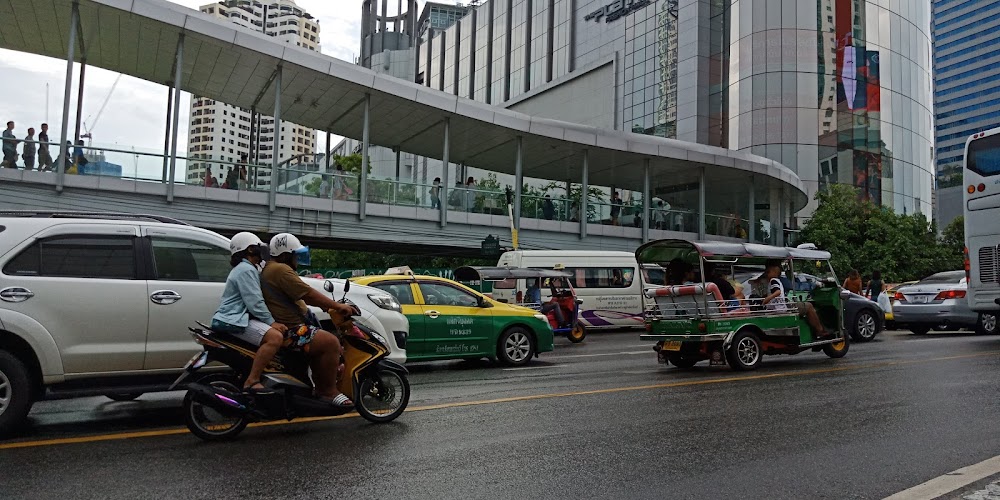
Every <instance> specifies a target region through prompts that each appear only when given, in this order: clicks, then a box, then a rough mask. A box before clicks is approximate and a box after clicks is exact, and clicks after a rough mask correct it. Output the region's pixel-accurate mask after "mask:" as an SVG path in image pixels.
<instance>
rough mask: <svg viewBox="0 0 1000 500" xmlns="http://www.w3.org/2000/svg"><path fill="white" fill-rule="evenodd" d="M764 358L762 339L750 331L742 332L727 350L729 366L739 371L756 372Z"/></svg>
mask: <svg viewBox="0 0 1000 500" xmlns="http://www.w3.org/2000/svg"><path fill="white" fill-rule="evenodd" d="M761 358H763V349H761V347H760V339H758V338H757V335H755V334H754V333H753V332H752V331H750V330H741V331H740V332H739V333H737V334H736V336H735V337H733V342H732V343H731V344H729V349H727V350H726V361H728V362H729V366H731V367H733V369H735V370H739V371H750V370H755V369H756V368H757V366H759V365H760V361H761Z"/></svg>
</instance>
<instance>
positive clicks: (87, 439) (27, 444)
mask: <svg viewBox="0 0 1000 500" xmlns="http://www.w3.org/2000/svg"><path fill="white" fill-rule="evenodd" d="M997 354H1000V351H988V352H981V353H976V354H962V355H956V356H944V357H939V358H925V359H914V360H903V361H887V362H883V363H871V364H866V365H853V366H840V367H837V368H818V369H814V370H798V371H794V372H783V373H769V374H766V375H744V376H739V377H721V378H712V379H703V380H685V381H680V382H667V383H662V384H648V385H633V386H626V387H612V388H609V389H593V390H589V391H573V392H559V393H549V394H534V395H527V396H511V397H507V398H496V399H484V400H478V401H459V402H454V403H441V404H436V405H426V406H417V407H411V408H407V410H406V411H407V412H415V411H429V410H443V409H448V408H462V407H466V406H482V405H492V404H502V403H514V402H518V401H537V400H541V399H554V398H567V397H573V396H589V395H595V394H613V393H618V392H633V391H645V390H651V389H669V388H675V387H693V386H699V385H711V384H724V383H728V382H744V381H748V380H764V379H772V378H788V377H798V376H802V375H818V374H822V373H835V372H844V371H852V370H862V369H874V368H885V367H889V366H902V365H913V364H917V363H930V362H935V361H951V360H956V359H969V358H980V357H986V356H994V355H997ZM357 417H359V415H358V414H356V413H350V414H347V415H337V416H334V417H305V418H298V419H295V420H291V421H287V420H276V421H270V422H255V423H252V424H250V425H248V426H247V427H268V426H275V425H289V424H303V423H310V422H323V421H327V420H339V419H345V418H357ZM188 433H189V431H188V430H187V428H177V429H159V430H152V431H139V432H122V433H117V434H99V435H95V436H81V437H71V438H58V439H45V440H39V441H21V442H15V443H6V444H0V450H12V449H17V448H37V447H42V446H57V445H66V444H79V443H96V442H101V441H117V440H123V439H137V438H147V437H160V436H174V435H178V434H188Z"/></svg>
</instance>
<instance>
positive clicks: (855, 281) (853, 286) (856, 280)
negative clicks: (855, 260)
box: [844, 269, 862, 295]
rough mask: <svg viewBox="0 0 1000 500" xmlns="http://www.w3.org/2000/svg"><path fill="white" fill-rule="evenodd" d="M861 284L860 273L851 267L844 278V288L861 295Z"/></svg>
mask: <svg viewBox="0 0 1000 500" xmlns="http://www.w3.org/2000/svg"><path fill="white" fill-rule="evenodd" d="M861 286H862V284H861V274H860V273H859V272H858V270H857V269H851V271H850V272H848V273H847V279H846V280H844V290H847V291H848V292H851V293H854V294H857V295H861Z"/></svg>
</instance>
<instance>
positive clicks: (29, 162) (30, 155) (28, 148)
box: [21, 128, 38, 170]
mask: <svg viewBox="0 0 1000 500" xmlns="http://www.w3.org/2000/svg"><path fill="white" fill-rule="evenodd" d="M36 149H38V146H37V145H36V144H35V129H33V128H29V129H28V135H27V136H26V137H25V138H24V147H22V148H21V158H23V159H24V169H25V170H34V169H35V150H36Z"/></svg>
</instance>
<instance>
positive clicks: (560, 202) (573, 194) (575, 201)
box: [541, 181, 605, 221]
mask: <svg viewBox="0 0 1000 500" xmlns="http://www.w3.org/2000/svg"><path fill="white" fill-rule="evenodd" d="M565 189H566V184H564V183H560V182H555V181H553V182H550V183H549V184H548V185H546V186H545V187H544V188H542V189H541V192H542V193H545V192H548V191H556V192H559V191H565ZM587 194H588V196H587V220H588V221H596V220H597V219H598V218H599V212H598V207H597V206H595V205H593V204H592V203H605V201H604V192H603V191H601V190H600V189H598V188H595V187H590V188H589V189H587ZM542 196H544V194H542ZM568 198H569V203H566V201H564V200H566V199H567V197H565V196H561V197H558V196H555V195H552V201H553V202H554V203H555V207H556V217H555V218H556V219H558V220H571V219H572V218H573V216H574V215H575V214H572V213H571V212H573V211H574V207H573V205H576V206H579V204H580V200H582V199H583V186H582V185H580V184H570V186H569V197H568ZM567 213H570V216H569V217H567V216H566V214H567Z"/></svg>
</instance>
